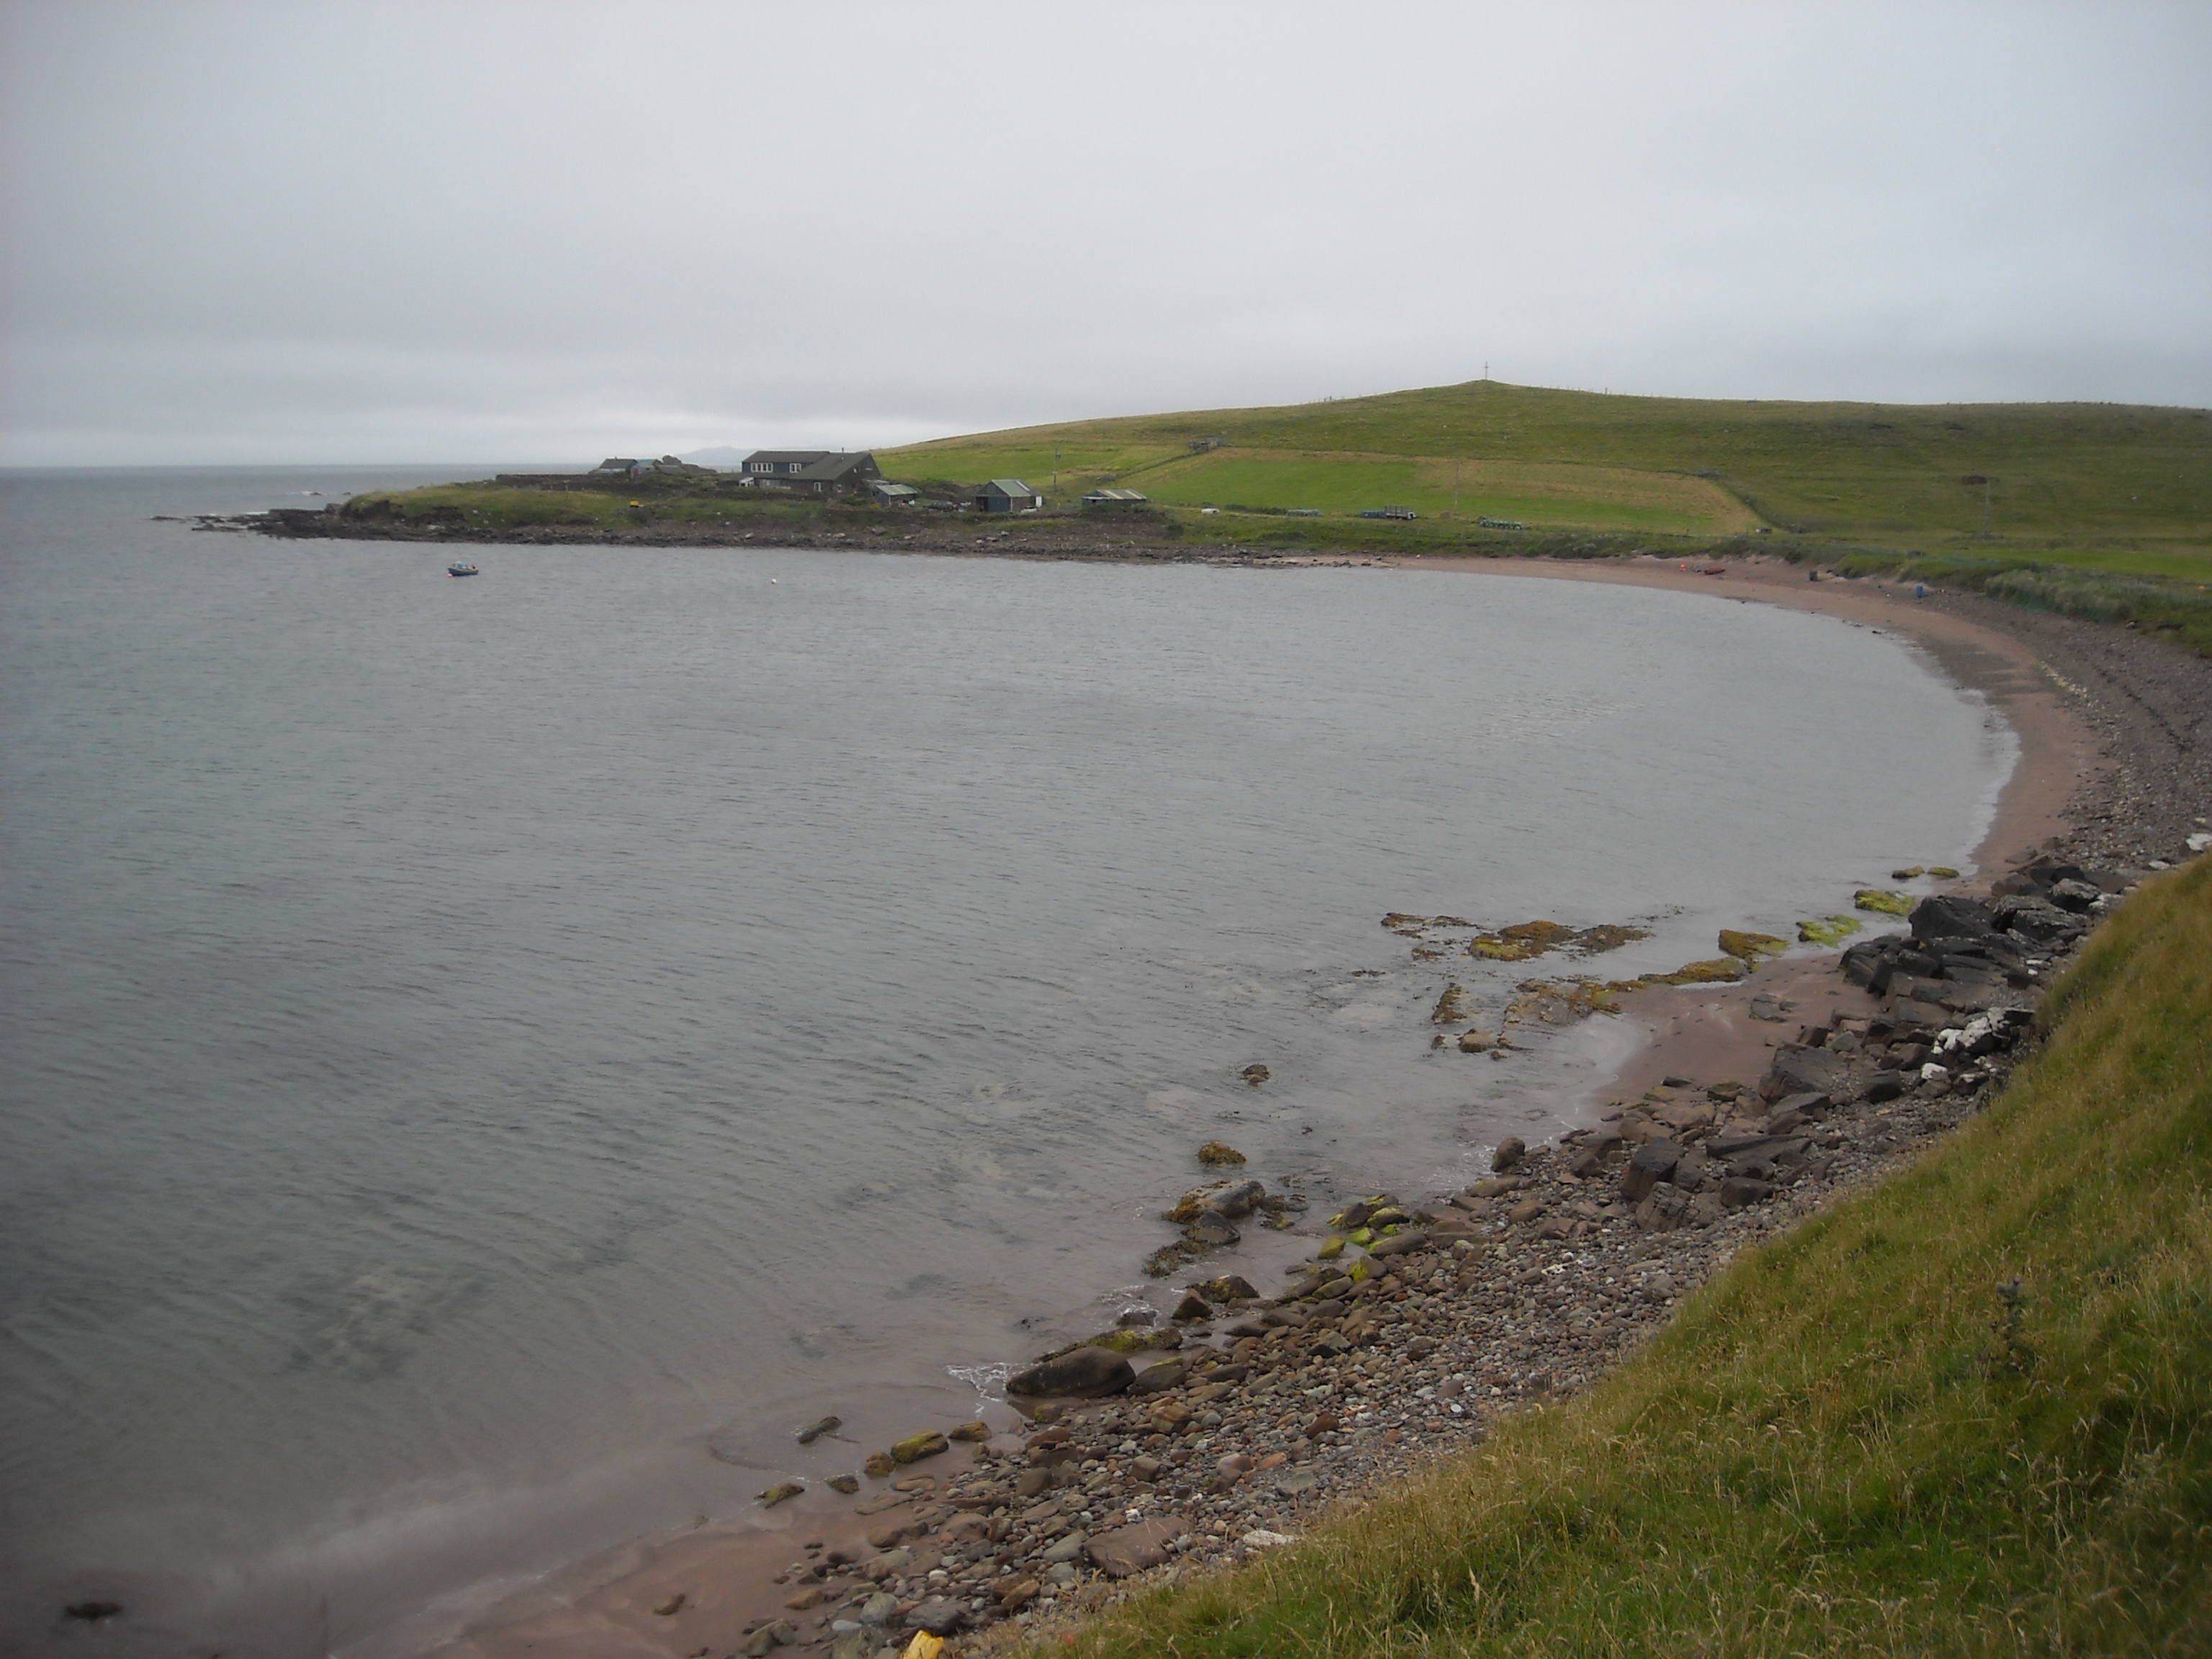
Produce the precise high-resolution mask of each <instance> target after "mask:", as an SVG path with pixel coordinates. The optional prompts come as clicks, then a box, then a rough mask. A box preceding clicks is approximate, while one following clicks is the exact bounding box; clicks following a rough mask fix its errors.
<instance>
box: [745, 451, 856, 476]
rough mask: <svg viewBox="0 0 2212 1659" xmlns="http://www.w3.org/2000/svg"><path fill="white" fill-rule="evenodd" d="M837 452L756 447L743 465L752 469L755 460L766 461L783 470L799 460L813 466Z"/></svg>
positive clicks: (803, 464) (747, 468)
mask: <svg viewBox="0 0 2212 1659" xmlns="http://www.w3.org/2000/svg"><path fill="white" fill-rule="evenodd" d="M836 453H837V452H836V451H835V450H834V449H756V450H755V451H753V453H751V454H750V455H748V456H746V457H745V459H744V462H743V463H742V465H744V468H745V470H746V471H751V470H752V465H753V463H754V462H755V461H765V462H767V463H768V464H769V465H770V466H773V467H775V469H776V470H777V471H782V470H783V469H784V468H785V467H787V466H788V465H790V464H791V463H792V462H793V461H797V462H798V463H799V465H801V466H811V465H814V463H815V462H817V461H818V460H822V459H825V458H826V457H828V456H830V455H834V454H836Z"/></svg>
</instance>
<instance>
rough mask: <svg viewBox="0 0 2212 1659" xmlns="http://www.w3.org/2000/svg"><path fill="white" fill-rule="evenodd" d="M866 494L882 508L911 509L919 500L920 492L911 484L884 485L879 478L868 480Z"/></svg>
mask: <svg viewBox="0 0 2212 1659" xmlns="http://www.w3.org/2000/svg"><path fill="white" fill-rule="evenodd" d="M868 494H870V495H872V496H874V497H875V498H876V501H877V504H878V506H882V507H912V506H913V505H914V504H915V502H916V501H920V500H921V491H920V490H919V489H915V487H914V486H913V485H912V484H901V483H884V481H883V480H882V479H881V478H875V479H872V480H870V482H869V484H868Z"/></svg>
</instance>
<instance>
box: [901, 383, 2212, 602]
mask: <svg viewBox="0 0 2212 1659" xmlns="http://www.w3.org/2000/svg"><path fill="white" fill-rule="evenodd" d="M1198 437H1226V438H1227V439H1228V440H1229V442H1230V446H1231V447H1229V448H1228V449H1226V450H1224V451H1220V452H1216V453H1213V454H1211V455H1206V456H1197V457H1193V456H1191V455H1190V454H1189V453H1188V447H1187V445H1188V441H1189V440H1191V439H1193V438H1198ZM1055 448H1057V449H1058V450H1059V451H1060V483H1061V493H1062V494H1063V495H1073V494H1075V493H1079V488H1083V487H1088V486H1089V485H1090V484H1091V483H1094V482H1097V481H1099V480H1102V479H1103V478H1104V477H1107V476H1109V475H1112V476H1114V477H1116V478H1118V480H1119V481H1120V482H1121V483H1126V484H1127V485H1129V486H1131V487H1133V488H1138V489H1145V490H1146V493H1147V494H1156V495H1159V496H1160V498H1161V499H1163V500H1181V499H1184V498H1185V497H1187V496H1188V495H1191V494H1192V492H1193V490H1194V489H1199V488H1202V486H1201V485H1200V483H1199V482H1198V481H1200V480H1201V479H1203V478H1204V477H1206V473H1207V472H1208V471H1211V470H1212V469H1214V468H1230V467H1237V466H1239V465H1241V466H1243V467H1244V468H1245V469H1246V470H1247V471H1246V475H1245V476H1244V477H1240V478H1238V479H1237V490H1236V493H1235V494H1233V495H1232V494H1231V493H1230V492H1229V491H1228V490H1227V489H1224V490H1223V491H1221V492H1220V495H1219V499H1220V500H1221V501H1223V502H1225V503H1226V502H1227V501H1243V500H1244V498H1245V497H1248V496H1249V495H1251V494H1253V493H1255V489H1256V487H1257V482H1258V481H1257V480H1256V479H1255V478H1254V477H1252V476H1251V472H1250V469H1252V468H1254V467H1255V465H1261V464H1263V463H1264V464H1265V465H1272V466H1277V467H1280V468H1282V469H1283V470H1284V471H1285V477H1286V479H1287V478H1288V477H1289V476H1290V475H1291V473H1292V472H1294V471H1295V470H1296V469H1297V468H1299V467H1302V466H1310V465H1311V464H1312V458H1315V457H1322V456H1345V457H1350V456H1358V457H1363V458H1373V459H1379V458H1383V457H1393V456H1395V457H1404V458H1408V459H1413V458H1431V459H1447V458H1452V457H1459V458H1464V459H1467V460H1469V461H1474V462H1480V463H1484V464H1486V465H1491V466H1492V467H1495V468H1498V469H1501V471H1500V474H1499V478H1500V493H1501V494H1503V495H1509V496H1510V495H1518V496H1520V497H1521V498H1522V499H1523V500H1524V501H1528V502H1529V506H1530V513H1529V516H1530V517H1531V521H1532V522H1538V523H1547V524H1556V525H1560V526H1566V525H1589V526H1600V527H1602V526H1606V525H1607V524H1608V523H1610V522H1614V520H1608V519H1607V517H1606V516H1605V515H1604V514H1602V513H1597V514H1593V513H1589V512H1588V511H1582V512H1577V511H1576V510H1575V507H1574V505H1573V496H1572V495H1571V494H1570V493H1568V489H1567V487H1566V486H1565V485H1564V483H1561V484H1559V494H1558V495H1556V496H1555V497H1554V498H1553V499H1552V500H1551V501H1550V502H1549V504H1548V506H1544V505H1538V504H1537V503H1541V502H1543V501H1544V500H1545V496H1544V493H1543V492H1541V491H1539V492H1535V494H1534V498H1533V500H1531V499H1530V492H1528V491H1527V490H1525V489H1516V487H1515V478H1514V472H1515V470H1516V469H1520V470H1528V469H1535V470H1547V471H1550V472H1551V473H1552V474H1553V477H1554V479H1555V481H1556V480H1557V479H1558V475H1559V471H1560V469H1561V468H1563V467H1573V466H1588V467H1593V468H1603V469H1608V470H1610V471H1613V473H1614V474H1615V475H1616V477H1615V480H1614V481H1613V482H1615V483H1617V481H1618V475H1619V474H1620V473H1621V472H1641V473H1644V474H1646V475H1649V476H1650V481H1651V485H1652V489H1653V491H1654V499H1655V501H1657V500H1667V499H1670V498H1671V500H1672V501H1674V502H1675V503H1677V504H1679V502H1680V495H1679V491H1680V481H1681V480H1682V479H1683V478H1685V477H1699V476H1700V475H1710V476H1711V477H1712V478H1713V479H1715V480H1717V482H1719V483H1723V484H1725V485H1726V486H1727V487H1728V489H1729V490H1730V491H1731V492H1732V493H1733V494H1734V495H1736V496H1737V497H1738V498H1740V499H1741V501H1742V502H1743V503H1744V504H1746V505H1747V507H1749V508H1750V509H1751V510H1752V511H1753V512H1754V513H1757V514H1759V516H1760V517H1762V518H1763V519H1765V520H1766V521H1767V522H1770V523H1772V524H1774V525H1776V526H1780V527H1784V528H1786V529H1791V530H1796V531H1800V532H1804V533H1806V534H1808V535H1814V536H1819V537H1823V538H1844V539H1857V540H1871V541H1874V542H1877V543H1880V544H1883V545H1887V546H1896V547H1905V546H1917V545H1936V544H1959V543H1966V542H1969V541H1972V542H1976V543H1978V542H1979V538H1980V535H1981V531H1982V525H1983V509H1984V502H1983V496H1984V491H1983V489H1981V488H1980V487H1979V486H1975V485H1968V484H1966V483H1964V482H1963V480H1964V479H1966V477H1969V476H1974V475H1979V476H1986V477H1990V478H1992V479H1994V480H1995V482H1994V483H1993V484H1992V485H1991V486H1990V490H1989V495H1990V513H1989V522H1990V529H1991V531H1992V532H1993V533H1994V534H1995V535H1996V537H1997V538H1999V544H2000V545H2002V546H2006V547H2011V548H2015V549H2027V548H2033V549H2035V550H2038V551H2039V552H2045V553H2057V554H2063V553H2065V552H2067V551H2069V550H2075V551H2083V552H2101V553H2102V554H2103V555H2105V556H2106V557H2108V558H2109V557H2111V556H2125V555H2127V554H2129V553H2136V554H2140V555H2143V556H2150V557H2153V558H2156V557H2160V556H2166V557H2172V556H2179V557H2180V558H2182V559H2183V560H2185V565H2184V566H2181V567H2178V568H2187V569H2189V570H2191V571H2195V570H2198V569H2200V568H2208V567H2212V560H2208V559H2207V558H2206V555H2207V552H2208V550H2212V413H2208V412H2207V411H2204V410H2169V409H2146V408H2133V407H2127V406H2121V405H2106V404H1993V405H1969V404H1955V405H1887V404H1801V403H1772V402H1723V401H1712V400H1705V399H1693V398H1630V397H1618V396H1608V395H1603V394H1599V393H1595V392H1558V391H1548V390H1545V389H1542V388H1539V387H1529V386H1506V385H1504V384H1502V383H1500V382H1497V381H1488V380H1477V381H1473V382H1470V383H1468V384H1467V385H1464V386H1440V387H1433V388H1430V389H1426V390H1423V391H1417V392H1391V393H1389V394H1386V395H1384V396H1382V397H1376V398H1346V399H1340V400H1336V401H1333V402H1328V403H1321V404H1300V405H1296V406H1292V407H1288V408H1283V409H1256V410H1205V411H1198V412H1194V413H1190V414H1184V415H1167V416H1135V417H1130V418H1125V419H1116V420H1103V421H1087V422H1073V423H1069V424H1066V425H1062V426H1055V427H1036V428H1027V429H1024V430H1021V431H1014V432H1006V433H994V434H986V435H981V436H977V437H968V438H951V439H945V440H943V441H939V442H937V443H933V444H924V445H919V446H916V447H913V448H909V449H905V450H898V451H885V452H880V453H879V457H878V459H880V460H881V461H882V462H883V464H884V467H885V470H886V471H889V472H892V473H895V474H896V475H898V476H900V477H944V478H959V479H964V478H969V477H986V476H990V475H992V474H1002V473H1007V472H1012V473H1018V474H1019V475H1020V476H1022V477H1027V478H1028V479H1030V482H1031V483H1037V484H1042V483H1045V482H1046V480H1047V479H1048V477H1050V475H1051V472H1052V470H1053V465H1054V461H1053V455H1054V449H1055ZM1148 478H1151V479H1153V480H1156V481H1157V482H1158V483H1166V484H1168V485H1169V486H1170V489H1168V490H1166V491H1161V490H1157V489H1154V488H1153V486H1152V483H1147V482H1146V480H1147V479H1148ZM1435 481H1436V480H1435V474H1434V472H1433V471H1431V474H1430V477H1429V482H1430V483H1431V490H1432V493H1431V497H1430V503H1431V510H1436V508H1435V502H1436V500H1437V496H1436V494H1435V493H1433V486H1434V483H1435ZM1368 494H1369V491H1368V490H1367V489H1365V488H1364V484H1362V483H1359V482H1358V481H1352V484H1351V487H1348V488H1346V489H1342V490H1340V491H1338V492H1336V494H1335V497H1334V499H1333V500H1328V501H1322V500H1315V499H1308V500H1305V501H1292V500H1289V499H1286V498H1285V499H1276V500H1273V501H1244V504H1246V505H1250V506H1258V507H1270V506H1273V507H1282V506H1304V505H1317V506H1325V507H1335V508H1337V509H1339V510H1350V509H1352V508H1354V507H1358V506H1376V505H1381V504H1382V503H1380V502H1376V501H1372V500H1369V499H1366V498H1365V497H1366V496H1367V495H1368ZM1407 505H1416V506H1418V505H1419V503H1417V502H1408V503H1407ZM1486 510H1488V508H1487V507H1486V506H1485V505H1484V501H1483V499H1482V498H1481V497H1480V496H1479V495H1477V493H1476V492H1475V491H1474V490H1469V491H1468V492H1467V496H1466V498H1465V499H1464V500H1463V501H1462V512H1463V513H1465V514H1466V515H1467V516H1473V515H1474V513H1477V512H1481V511H1486ZM1501 516H1502V515H1501ZM1653 527H1655V528H1656V527H1659V526H1653ZM1668 527H1672V526H1668ZM1698 527H1700V528H1707V529H1711V530H1715V531H1725V530H1730V529H1735V528H1737V527H1739V526H1736V525H1735V524H1721V523H1710V524H1707V525H1705V526H1698ZM2200 562H2202V563H2200Z"/></svg>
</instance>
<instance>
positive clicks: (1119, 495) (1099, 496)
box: [1083, 489, 1150, 501]
mask: <svg viewBox="0 0 2212 1659" xmlns="http://www.w3.org/2000/svg"><path fill="white" fill-rule="evenodd" d="M1083 499H1084V500H1085V501H1147V500H1149V499H1150V497H1148V496H1146V495H1145V493H1144V492H1143V491H1142V490H1138V489H1094V490H1092V491H1091V493H1090V494H1089V495H1085V497H1084V498H1083Z"/></svg>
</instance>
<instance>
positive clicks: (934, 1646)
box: [899, 1630, 945, 1659]
mask: <svg viewBox="0 0 2212 1659" xmlns="http://www.w3.org/2000/svg"><path fill="white" fill-rule="evenodd" d="M944 1645H945V1638H943V1637H942V1636H932V1635H931V1634H930V1633H929V1632H927V1631H926V1630H918V1631H916V1632H915V1633H914V1640H913V1641H911V1642H909V1643H908V1644H906V1651H905V1652H904V1653H902V1654H901V1655H900V1656H899V1659H937V1650H938V1649H939V1648H941V1647H943V1646H944Z"/></svg>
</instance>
